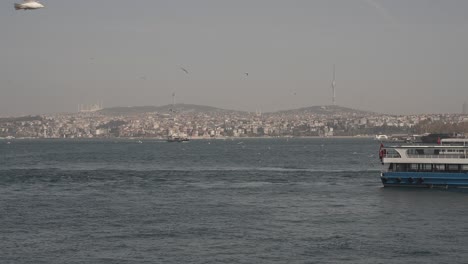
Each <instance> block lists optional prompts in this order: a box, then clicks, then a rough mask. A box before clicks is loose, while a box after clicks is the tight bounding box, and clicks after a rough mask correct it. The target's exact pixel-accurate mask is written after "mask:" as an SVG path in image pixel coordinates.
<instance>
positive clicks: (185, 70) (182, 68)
mask: <svg viewBox="0 0 468 264" xmlns="http://www.w3.org/2000/svg"><path fill="white" fill-rule="evenodd" d="M180 69H181V70H183V71H184V72H185V73H186V74H189V72H188V71H187V69H185V68H184V67H180Z"/></svg>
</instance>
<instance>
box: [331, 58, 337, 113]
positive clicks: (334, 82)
mask: <svg viewBox="0 0 468 264" xmlns="http://www.w3.org/2000/svg"><path fill="white" fill-rule="evenodd" d="M335 86H336V81H335V64H333V81H332V84H331V87H332V93H333V97H332V103H333V105H336V100H335V99H336V93H335Z"/></svg>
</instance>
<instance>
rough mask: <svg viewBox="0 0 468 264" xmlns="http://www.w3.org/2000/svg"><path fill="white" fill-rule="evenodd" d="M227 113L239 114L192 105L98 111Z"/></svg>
mask: <svg viewBox="0 0 468 264" xmlns="http://www.w3.org/2000/svg"><path fill="white" fill-rule="evenodd" d="M174 111H175V112H177V113H228V112H241V111H234V110H225V109H221V108H216V107H212V106H204V105H194V104H176V105H163V106H133V107H112V108H105V109H103V110H100V111H99V113H101V114H105V115H133V114H143V113H155V112H157V113H171V112H174Z"/></svg>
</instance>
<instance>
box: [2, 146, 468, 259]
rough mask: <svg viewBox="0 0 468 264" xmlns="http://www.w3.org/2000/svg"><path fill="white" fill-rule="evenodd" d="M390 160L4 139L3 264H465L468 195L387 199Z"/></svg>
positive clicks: (345, 151)
mask: <svg viewBox="0 0 468 264" xmlns="http://www.w3.org/2000/svg"><path fill="white" fill-rule="evenodd" d="M10 141H11V140H10ZM378 149H379V144H378V143H377V142H376V141H373V140H371V139H355V138H353V139H333V138H330V139H327V138H311V139H295V138H291V139H235V140H231V139H228V140H192V141H190V142H188V143H169V142H165V141H158V140H141V141H139V140H13V141H11V144H7V142H6V141H5V140H3V141H0V263H425V264H426V263H466V262H467V259H468V246H467V245H468V224H467V223H468V210H467V207H468V203H467V202H468V194H466V193H459V192H452V191H446V190H431V189H400V188H383V187H382V184H381V182H380V179H379V175H380V171H381V169H382V168H381V165H380V163H379V160H378Z"/></svg>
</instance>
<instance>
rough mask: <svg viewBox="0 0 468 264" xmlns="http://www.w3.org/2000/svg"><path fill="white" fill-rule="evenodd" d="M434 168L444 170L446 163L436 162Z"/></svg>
mask: <svg viewBox="0 0 468 264" xmlns="http://www.w3.org/2000/svg"><path fill="white" fill-rule="evenodd" d="M434 170H435V171H444V170H445V165H444V164H434Z"/></svg>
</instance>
